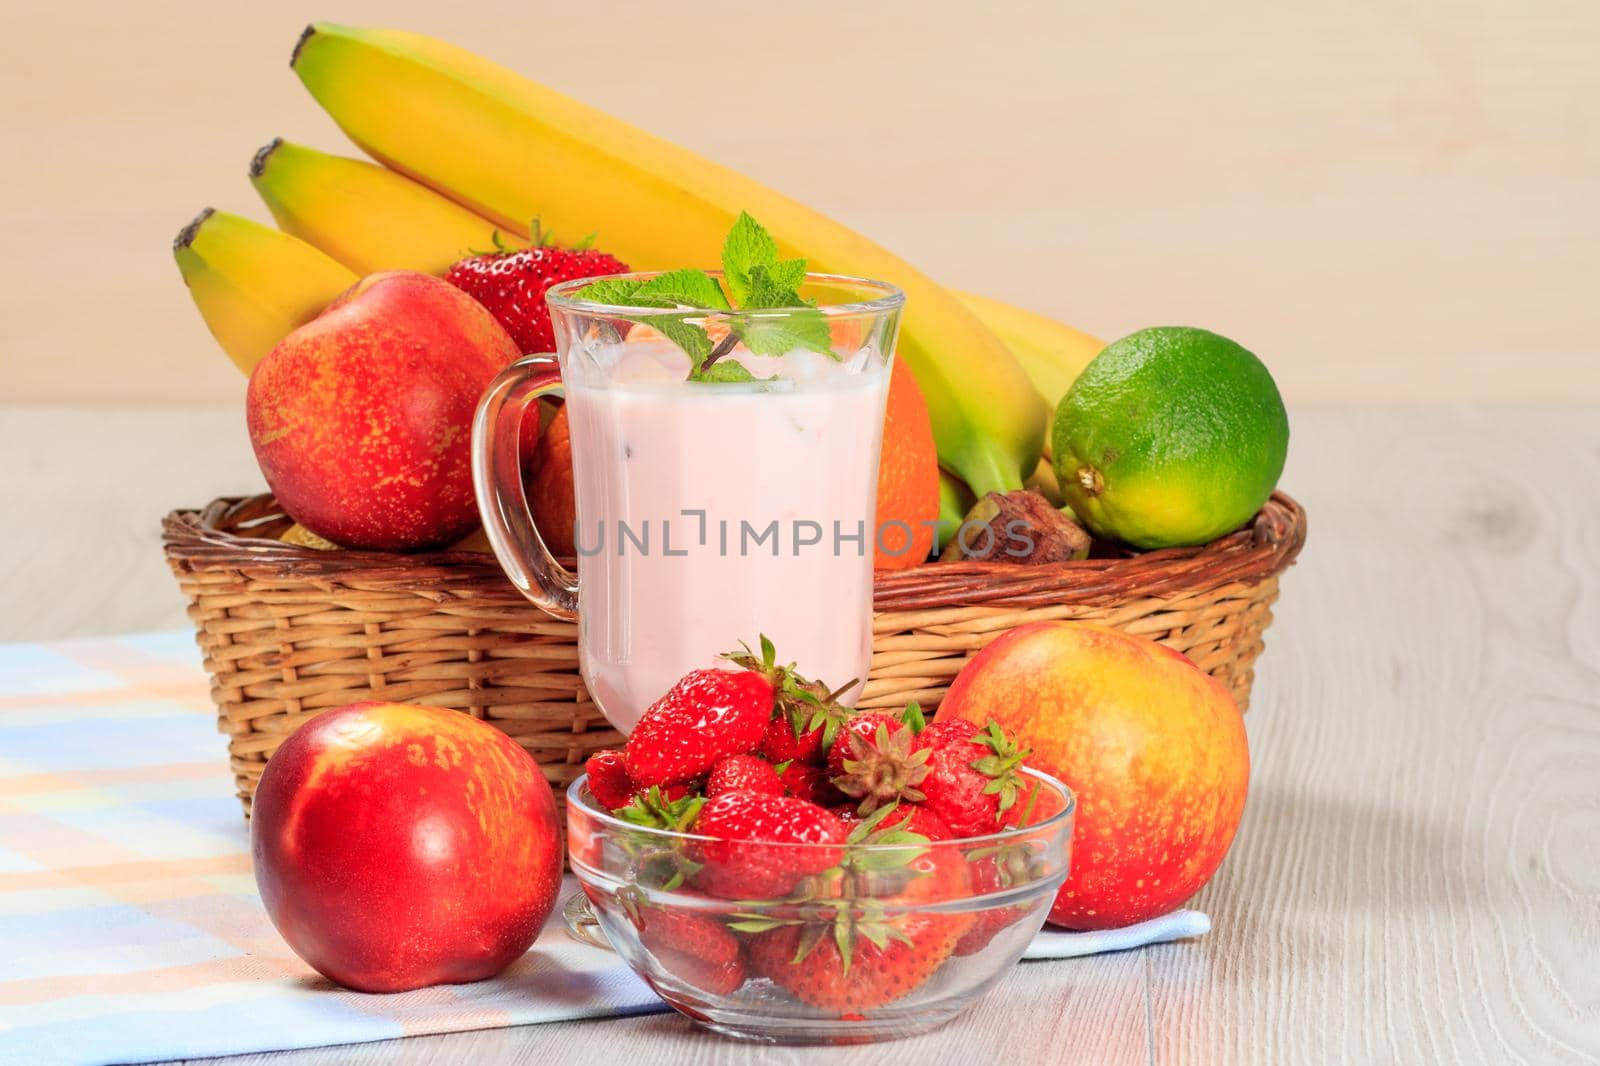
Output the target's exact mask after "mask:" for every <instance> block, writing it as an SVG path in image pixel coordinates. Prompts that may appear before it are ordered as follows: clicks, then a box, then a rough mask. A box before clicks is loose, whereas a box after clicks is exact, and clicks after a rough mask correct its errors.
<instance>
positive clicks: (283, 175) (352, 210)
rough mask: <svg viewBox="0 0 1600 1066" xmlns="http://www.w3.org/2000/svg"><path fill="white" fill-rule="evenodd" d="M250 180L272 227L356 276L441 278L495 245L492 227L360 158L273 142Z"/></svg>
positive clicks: (258, 158) (260, 155) (253, 168)
mask: <svg viewBox="0 0 1600 1066" xmlns="http://www.w3.org/2000/svg"><path fill="white" fill-rule="evenodd" d="M250 182H251V184H252V185H254V186H255V187H256V192H258V193H260V194H261V199H262V200H263V201H264V202H265V203H266V205H267V209H268V210H269V211H271V212H272V217H273V218H275V219H277V221H278V228H279V229H281V230H283V231H284V232H285V233H291V234H293V235H294V236H296V237H299V238H300V239H301V240H304V241H308V242H310V243H311V244H314V245H316V246H317V247H318V248H320V249H322V250H323V251H324V252H327V253H328V254H329V255H331V256H332V257H333V258H335V259H337V260H338V261H339V262H341V263H343V264H344V265H345V266H347V267H349V268H350V269H351V270H354V271H355V272H356V273H357V274H373V273H376V272H377V271H380V270H422V271H426V272H427V273H430V274H442V273H444V270H445V268H446V267H448V266H449V265H450V264H451V263H453V262H455V261H456V260H457V259H460V258H462V257H463V256H466V255H470V254H472V253H473V252H475V251H479V252H481V251H485V250H490V249H493V248H494V247H495V244H494V235H495V229H496V227H495V225H494V224H493V223H492V222H489V221H487V220H485V219H484V218H483V217H482V216H480V215H476V214H473V213H472V212H471V211H468V210H467V209H466V208H464V207H462V206H461V205H460V204H458V203H456V202H455V201H453V200H448V199H446V198H445V197H443V196H440V195H439V194H438V193H436V192H434V191H433V190H432V189H430V188H428V187H427V186H426V185H422V184H419V183H417V182H415V181H412V180H411V179H410V178H407V177H403V176H401V175H399V174H396V173H395V172H394V171H392V170H387V169H385V168H383V167H380V166H378V165H377V164H376V163H368V162H366V161H365V160H360V159H346V158H344V157H342V156H336V155H329V154H327V153H326V152H319V151H317V150H316V149H314V148H306V147H304V146H303V145H298V144H291V143H290V142H288V141H285V140H283V139H282V138H279V139H278V140H275V141H273V142H272V143H271V144H269V145H267V146H266V147H265V148H263V149H261V151H259V152H257V153H256V157H255V160H254V161H253V162H252V163H251V164H250Z"/></svg>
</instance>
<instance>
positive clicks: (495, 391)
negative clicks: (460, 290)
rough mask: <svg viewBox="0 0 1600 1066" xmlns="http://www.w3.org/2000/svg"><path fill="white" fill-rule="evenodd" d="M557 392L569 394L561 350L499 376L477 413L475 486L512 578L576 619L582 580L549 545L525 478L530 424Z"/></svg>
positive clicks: (540, 603) (556, 613)
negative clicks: (532, 413) (525, 428)
mask: <svg viewBox="0 0 1600 1066" xmlns="http://www.w3.org/2000/svg"><path fill="white" fill-rule="evenodd" d="M551 393H555V394H558V395H559V394H560V393H561V368H560V365H559V364H558V363H557V362H556V358H555V356H553V355H530V356H527V357H525V358H522V359H518V360H517V361H516V362H515V363H512V364H511V365H510V366H508V367H506V368H505V369H504V370H502V371H501V372H500V376H499V377H497V378H495V379H494V381H493V383H491V384H490V386H489V389H488V391H487V392H485V393H484V394H483V398H482V399H481V400H479V401H478V410H477V413H476V414H474V416H473V419H472V486H473V488H474V489H475V490H476V492H477V496H478V514H479V515H481V516H482V517H483V529H484V532H485V533H487V534H488V536H489V545H490V547H492V548H493V549H494V554H495V558H497V559H499V560H500V566H501V567H502V568H503V569H504V570H505V572H506V576H507V577H508V578H510V579H511V583H512V584H513V585H515V586H516V587H517V588H518V590H519V591H521V593H522V594H523V595H524V596H526V597H528V599H529V600H531V601H533V604H534V606H536V607H538V608H539V609H540V610H542V611H544V612H545V613H546V614H548V615H550V616H551V617H554V618H560V619H562V620H563V621H569V622H570V621H573V620H574V619H576V618H577V617H578V578H577V576H576V575H575V574H573V573H572V572H571V571H570V570H568V569H567V568H566V567H564V566H562V565H561V564H560V563H558V562H556V559H555V556H553V555H551V554H550V549H549V548H548V547H546V546H545V543H544V537H542V536H540V535H539V528H538V526H536V525H535V524H534V521H533V512H532V511H531V510H530V509H529V507H528V494H527V490H526V488H525V487H524V485H523V480H522V454H521V452H522V449H521V444H522V422H523V419H524V418H525V417H526V416H527V415H528V413H529V409H530V408H531V407H533V406H534V405H535V404H536V403H537V402H538V400H539V398H540V397H541V396H548V395H550V394H551ZM524 545H526V546H527V553H525V552H524ZM530 553H531V554H530Z"/></svg>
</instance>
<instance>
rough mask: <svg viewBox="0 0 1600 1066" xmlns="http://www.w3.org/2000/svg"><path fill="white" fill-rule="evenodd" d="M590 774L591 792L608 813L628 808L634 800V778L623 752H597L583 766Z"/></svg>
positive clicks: (608, 750) (609, 750)
mask: <svg viewBox="0 0 1600 1066" xmlns="http://www.w3.org/2000/svg"><path fill="white" fill-rule="evenodd" d="M583 768H584V770H585V771H586V772H587V773H588V774H589V792H590V794H591V795H593V796H594V798H595V799H596V800H598V801H599V802H600V805H601V806H603V807H604V808H605V809H606V810H608V811H614V810H616V809H617V808H618V807H626V806H627V805H628V801H629V800H631V799H632V798H633V792H634V785H633V778H631V777H629V776H628V764H627V763H626V762H624V761H623V758H622V752H620V751H616V750H614V749H610V748H608V749H606V750H604V751H597V752H595V753H594V754H593V755H591V756H589V761H588V762H586V763H584V764H583Z"/></svg>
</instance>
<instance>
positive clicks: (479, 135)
mask: <svg viewBox="0 0 1600 1066" xmlns="http://www.w3.org/2000/svg"><path fill="white" fill-rule="evenodd" d="M290 62H291V65H292V66H293V68H294V70H295V73H296V74H298V75H299V77H300V80H301V81H302V82H304V83H305V85H306V87H307V88H308V89H309V90H310V91H311V95H312V96H313V97H315V98H316V100H317V102H318V103H320V104H321V105H322V106H323V108H324V109H326V110H327V111H328V113H329V114H330V115H331V116H332V117H333V119H334V121H335V122H337V123H338V124H339V126H340V127H341V128H342V129H343V130H344V131H345V133H346V134H348V135H349V136H350V138H351V139H352V140H354V141H355V143H356V144H357V145H359V146H360V147H361V148H362V149H363V150H364V151H366V152H367V153H368V154H369V155H371V156H373V157H374V158H376V159H378V160H380V161H381V162H384V163H387V164H389V165H390V166H391V167H393V168H394V169H396V170H399V171H400V172H401V173H404V174H406V175H408V176H410V177H412V178H415V179H417V180H419V181H421V182H423V183H424V184H426V185H430V186H432V187H433V188H435V189H438V190H439V191H441V192H443V193H445V194H446V195H448V196H450V197H451V198H452V199H454V200H456V201H458V202H460V203H462V204H465V205H466V206H468V207H470V208H472V209H473V210H474V211H476V212H478V213H479V214H481V215H484V216H485V217H487V218H489V219H490V220H492V221H494V222H496V223H498V224H499V225H501V226H503V227H505V228H508V229H511V230H513V231H515V232H518V233H523V232H525V227H526V225H527V221H528V220H529V219H531V218H533V217H535V216H538V217H539V218H540V219H541V220H542V221H543V223H544V224H545V225H546V226H548V227H549V228H550V229H552V230H555V231H557V232H566V233H587V232H589V231H590V230H591V229H595V228H598V229H599V231H600V238H601V242H602V243H603V244H604V245H605V247H606V250H607V251H609V252H611V253H612V254H614V255H616V256H618V257H619V258H621V259H623V260H624V261H626V262H628V263H630V264H632V265H633V266H634V267H636V268H638V269H654V268H664V267H678V266H683V265H684V264H686V263H703V262H707V261H715V260H716V258H717V255H718V251H719V249H720V247H721V242H722V238H723V235H724V234H726V233H727V231H728V229H729V227H730V226H731V225H732V223H733V221H734V219H735V217H737V215H738V213H739V211H740V210H741V209H742V210H746V211H749V212H750V213H751V214H752V215H754V216H755V217H756V218H758V219H760V220H761V223H762V225H764V226H766V227H767V229H768V230H770V231H771V232H772V234H773V236H774V237H775V238H776V239H777V243H778V246H779V250H780V252H781V253H782V254H784V255H786V256H804V257H805V259H806V260H807V262H808V264H809V266H810V268H811V269H812V270H815V271H821V272H836V273H850V274H866V275H870V276H873V277H880V278H890V279H893V281H894V282H895V283H896V284H898V285H899V286H900V287H901V288H902V289H904V290H905V292H906V297H907V301H906V311H905V316H904V320H903V329H902V332H901V340H900V352H901V354H902V355H903V356H904V357H905V359H906V361H907V362H908V363H909V364H910V365H911V369H912V371H913V372H914V373H915V374H916V376H917V381H918V383H919V384H921V386H922V390H923V393H924V395H925V396H926V397H927V400H928V408H929V414H930V415H931V416H932V419H933V426H934V437H935V441H936V443H937V445H938V451H939V457H940V459H941V461H942V462H943V463H944V465H946V466H948V467H949V468H950V469H951V470H953V471H955V472H956V473H958V474H960V475H961V477H962V478H963V479H964V480H965V481H966V482H967V483H968V484H969V485H971V486H972V487H973V488H974V489H976V490H979V491H984V492H987V491H990V490H995V491H1006V490H1009V489H1015V488H1018V487H1020V486H1021V484H1022V478H1023V476H1024V475H1025V474H1026V473H1028V472H1031V471H1032V469H1033V467H1034V464H1035V462H1036V461H1037V459H1038V457H1039V453H1040V449H1041V447H1042V445H1043V442H1044V433H1045V424H1046V421H1047V419H1048V414H1049V412H1048V411H1047V410H1046V408H1045V404H1044V402H1043V401H1042V400H1040V398H1039V395H1038V393H1037V392H1036V391H1035V390H1034V388H1033V387H1032V385H1031V383H1030V382H1029V380H1028V377H1027V375H1026V374H1025V373H1024V372H1023V370H1022V368H1021V367H1020V366H1018V364H1017V361H1016V360H1015V359H1014V358H1012V356H1011V353H1010V352H1008V351H1007V350H1006V348H1005V346H1004V345H1003V344H1002V343H1001V342H1000V341H999V339H998V338H996V337H995V335H994V334H993V333H991V332H990V331H989V330H988V329H987V328H985V327H984V325H983V323H981V322H980V321H978V319H977V318H975V317H974V316H973V315H972V314H971V313H970V312H969V311H968V310H967V309H966V308H965V307H963V306H962V305H961V304H960V303H959V302H958V301H956V300H955V299H954V298H953V297H951V296H950V295H949V294H947V293H946V292H945V291H944V290H943V289H942V288H941V287H940V286H939V285H938V284H936V283H935V282H933V281H932V280H931V279H929V278H927V277H925V276H924V275H922V274H920V273H918V272H917V271H915V270H913V269H912V268H911V267H910V266H908V265H907V264H905V263H904V262H902V261H901V260H900V259H898V258H896V257H894V256H893V255H891V254H889V253H888V252H886V251H884V250H883V249H882V248H879V247H878V246H877V245H875V244H873V243H871V242H870V241H868V240H866V239H865V238H864V237H862V236H860V235H859V234H856V233H854V232H852V231H851V230H849V229H848V228H846V227H845V226H842V225H840V224H839V223H837V222H834V221H833V220H831V219H829V218H826V217H824V216H822V215H820V214H817V213H816V212H814V211H811V210H809V209H808V208H805V207H803V206H801V205H800V204H799V203H797V202H795V201H794V200H791V199H789V198H788V197H786V196H783V195H781V194H779V193H777V192H774V191H772V190H770V189H768V188H766V187H764V186H762V185H761V184H759V183H758V182H755V181H752V180H750V179H749V178H745V177H743V176H741V175H739V174H736V173H734V172H733V171H731V170H729V169H727V168H725V167H722V166H718V165H716V164H714V163H711V162H709V161H707V160H705V159H702V158H700V157H698V156H696V155H694V154H693V153H691V152H689V151H687V150H685V149H683V148H679V147H677V146H676V145H672V144H669V143H667V142H666V141H663V140H660V139H659V138H656V137H652V136H650V135H649V134H646V133H644V132H643V131H641V130H639V129H636V128H635V127H633V126H630V125H628V124H626V123H624V122H622V121H620V120H618V119H615V118H612V117H611V116H609V115H606V114H604V113H602V112H600V111H597V110H595V109H593V108H589V107H585V106H583V105H582V104H579V103H577V102H576V101H573V100H571V99H568V98H567V97H564V96H561V95H560V94H558V93H555V92H552V91H551V90H549V89H546V88H543V87H542V86H539V85H535V84H533V83H532V82H529V81H527V80H525V79H523V78H521V77H519V76H517V75H515V74H513V73H511V72H510V71H508V70H505V69H504V68H502V67H499V66H496V65H494V64H492V63H489V62H487V61H486V60H483V59H480V58H479V57H477V56H474V55H472V54H471V53H469V52H466V51H463V50H461V49H458V48H454V47H452V46H450V45H447V44H444V43H442V42H440V41H436V40H433V39H431V38H428V37H424V36H421V35H419V34H413V33H405V32H401V31H396V30H381V29H350V28H346V27H342V26H337V25H332V24H329V23H316V24H313V25H312V26H309V27H308V28H307V29H306V31H305V33H304V34H303V35H302V36H301V38H300V42H299V44H298V45H297V46H296V47H295V51H294V55H293V57H292V58H291V60H290Z"/></svg>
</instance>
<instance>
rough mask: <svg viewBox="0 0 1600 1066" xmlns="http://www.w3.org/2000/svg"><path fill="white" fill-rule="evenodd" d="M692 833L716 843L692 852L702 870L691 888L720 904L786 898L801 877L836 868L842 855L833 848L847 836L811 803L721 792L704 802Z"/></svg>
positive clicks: (841, 826)
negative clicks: (744, 900)
mask: <svg viewBox="0 0 1600 1066" xmlns="http://www.w3.org/2000/svg"><path fill="white" fill-rule="evenodd" d="M694 832H695V833H697V834H700V835H702V836H708V837H715V838H716V839H715V840H711V841H706V842H703V843H701V844H700V845H699V847H698V849H697V851H698V854H697V856H696V858H697V860H698V861H699V862H700V863H701V864H702V867H701V869H700V870H699V871H697V872H696V873H695V875H694V878H693V880H694V883H695V884H696V885H697V886H698V887H699V888H701V889H703V890H704V891H706V892H709V893H711V894H712V895H714V896H722V897H723V898H725V899H764V898H773V897H779V896H784V895H787V894H788V893H789V891H790V889H792V888H794V886H795V884H796V883H797V882H798V881H800V879H801V878H804V877H809V876H811V875H812V874H817V873H821V872H822V871H823V870H826V869H828V868H830V867H832V866H835V865H837V864H838V862H839V860H840V858H841V857H843V854H844V849H843V848H842V847H839V846H838V845H842V844H843V843H844V841H845V838H846V837H847V836H848V835H849V830H848V829H846V828H845V825H844V823H843V822H841V821H839V819H837V818H835V817H834V816H833V814H832V813H831V812H829V811H826V810H824V809H823V808H821V807H818V806H817V805H816V804H814V803H807V802H806V801H805V800H801V799H795V798H794V797H793V796H766V795H762V794H761V793H759V792H724V793H723V794H722V795H720V796H717V797H715V798H713V799H709V800H707V801H706V804H705V806H704V807H702V808H700V815H699V817H698V818H696V819H695V823H694ZM764 844H770V845H777V846H775V847H763V846H762V845H764ZM789 844H821V845H833V846H830V847H809V848H794V847H787V846H785V845H789Z"/></svg>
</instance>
